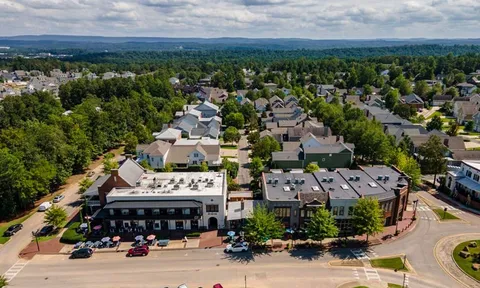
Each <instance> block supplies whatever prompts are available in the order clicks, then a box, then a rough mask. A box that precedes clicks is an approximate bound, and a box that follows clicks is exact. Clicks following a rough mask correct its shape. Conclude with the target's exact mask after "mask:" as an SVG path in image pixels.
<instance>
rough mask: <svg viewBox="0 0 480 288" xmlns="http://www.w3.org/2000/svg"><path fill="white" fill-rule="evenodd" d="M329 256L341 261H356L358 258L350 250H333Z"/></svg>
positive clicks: (329, 252)
mask: <svg viewBox="0 0 480 288" xmlns="http://www.w3.org/2000/svg"><path fill="white" fill-rule="evenodd" d="M328 255H330V256H332V257H333V258H335V259H339V260H356V259H357V257H355V255H354V254H353V253H352V251H350V249H348V248H332V249H330V250H329V251H328Z"/></svg>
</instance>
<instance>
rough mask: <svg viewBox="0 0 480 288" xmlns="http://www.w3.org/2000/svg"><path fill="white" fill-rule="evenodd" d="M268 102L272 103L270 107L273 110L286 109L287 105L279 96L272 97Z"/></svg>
mask: <svg viewBox="0 0 480 288" xmlns="http://www.w3.org/2000/svg"><path fill="white" fill-rule="evenodd" d="M268 102H269V103H270V107H271V108H272V109H273V108H284V107H285V103H284V102H283V100H282V98H280V97H278V96H277V95H274V96H272V97H270V99H269V100H268Z"/></svg>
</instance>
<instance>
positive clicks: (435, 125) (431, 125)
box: [427, 115, 443, 131]
mask: <svg viewBox="0 0 480 288" xmlns="http://www.w3.org/2000/svg"><path fill="white" fill-rule="evenodd" d="M442 127H443V122H442V118H440V116H438V115H435V116H433V118H432V120H430V122H428V123H427V130H428V131H432V130H438V131H442Z"/></svg>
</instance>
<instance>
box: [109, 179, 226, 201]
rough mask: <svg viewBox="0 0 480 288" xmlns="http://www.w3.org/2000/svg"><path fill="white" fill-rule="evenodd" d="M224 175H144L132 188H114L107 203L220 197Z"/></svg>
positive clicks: (223, 189)
mask: <svg viewBox="0 0 480 288" xmlns="http://www.w3.org/2000/svg"><path fill="white" fill-rule="evenodd" d="M224 181H225V173H223V172H188V173H187V172H171V173H144V174H143V175H142V176H141V177H140V179H139V180H138V181H137V183H136V184H137V187H134V188H114V189H112V190H111V191H110V193H108V195H107V202H111V201H115V200H125V198H132V200H142V199H145V198H151V197H155V198H162V197H172V196H190V197H191V196H221V195H223V193H224V191H226V187H223V185H224Z"/></svg>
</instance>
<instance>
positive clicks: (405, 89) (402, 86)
mask: <svg viewBox="0 0 480 288" xmlns="http://www.w3.org/2000/svg"><path fill="white" fill-rule="evenodd" d="M393 87H395V88H397V89H398V92H399V93H400V95H409V94H411V93H412V85H411V84H410V81H408V80H407V79H405V77H404V76H403V75H400V76H398V77H397V78H396V79H395V81H394V82H393Z"/></svg>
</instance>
